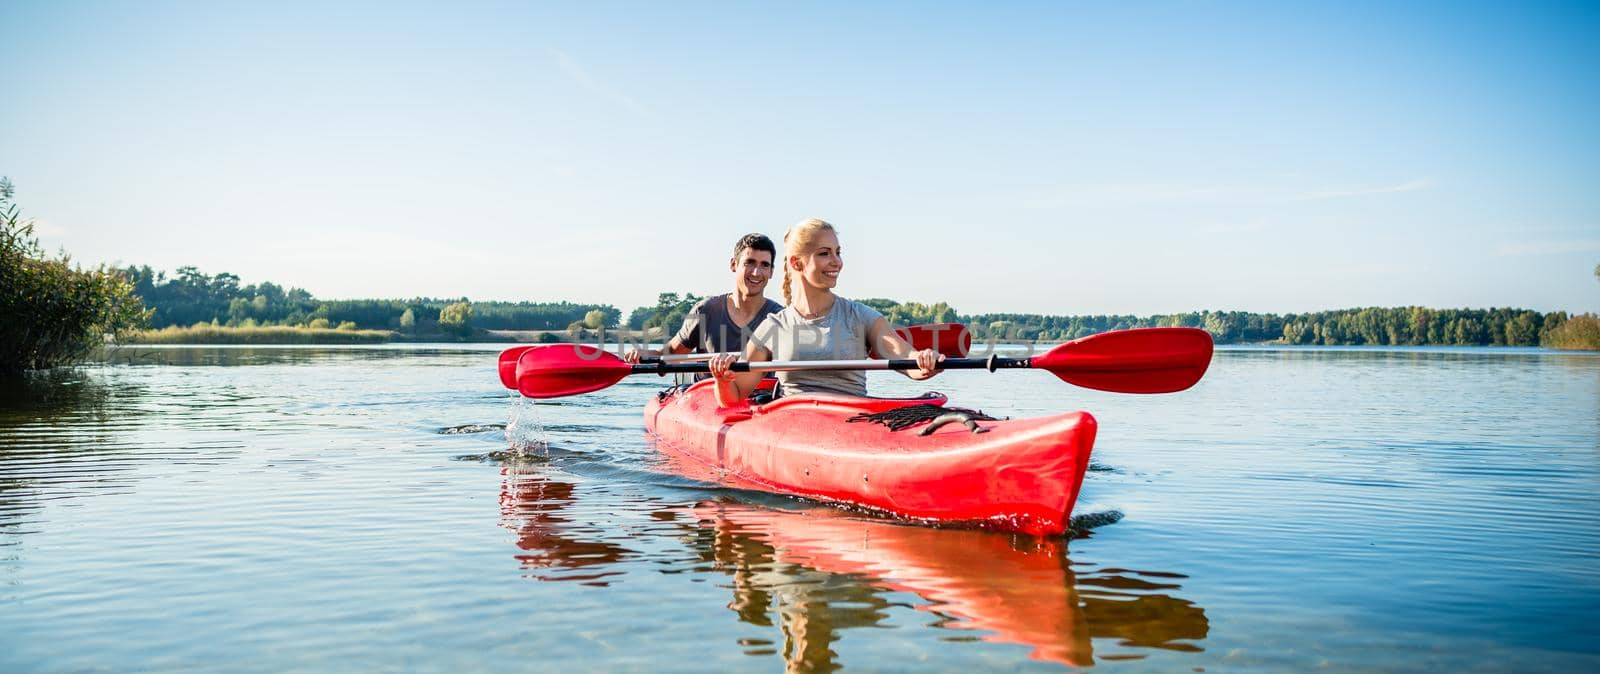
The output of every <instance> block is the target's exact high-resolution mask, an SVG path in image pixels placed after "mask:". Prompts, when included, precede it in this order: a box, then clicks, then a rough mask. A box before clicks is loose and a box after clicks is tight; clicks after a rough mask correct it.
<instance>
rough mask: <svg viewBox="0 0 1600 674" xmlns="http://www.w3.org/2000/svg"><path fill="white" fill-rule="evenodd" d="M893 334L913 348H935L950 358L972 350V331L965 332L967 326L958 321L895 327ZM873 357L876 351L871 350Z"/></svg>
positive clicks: (962, 356)
mask: <svg viewBox="0 0 1600 674" xmlns="http://www.w3.org/2000/svg"><path fill="white" fill-rule="evenodd" d="M894 334H896V335H899V336H900V339H903V340H906V343H907V344H910V345H911V348H913V349H916V350H918V351H921V350H923V349H936V350H938V352H939V353H942V354H944V355H945V356H948V357H950V358H966V357H967V352H969V351H971V350H972V333H970V332H967V326H965V325H962V324H960V323H927V324H924V325H912V326H904V327H898V328H895V329H894ZM873 357H874V358H876V357H878V356H877V351H873Z"/></svg>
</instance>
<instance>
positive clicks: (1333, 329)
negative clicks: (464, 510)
mask: <svg viewBox="0 0 1600 674" xmlns="http://www.w3.org/2000/svg"><path fill="white" fill-rule="evenodd" d="M119 271H120V273H121V275H122V276H124V277H126V278H127V280H128V282H129V283H130V284H131V285H132V287H133V294H134V295H137V296H138V297H140V298H142V299H143V301H144V304H145V306H146V307H148V308H149V309H150V310H151V312H150V317H149V323H148V324H149V326H150V327H152V328H158V329H159V328H164V327H167V326H180V327H192V326H196V325H200V324H208V325H219V326H235V327H256V326H278V325H282V326H302V327H309V328H332V329H344V330H359V329H372V330H394V331H397V332H399V333H401V334H421V335H436V334H456V335H462V336H468V335H471V334H472V333H473V331H475V330H566V331H569V332H572V333H574V334H577V331H578V330H580V329H581V328H589V329H591V330H592V329H594V328H598V327H601V326H605V327H608V328H611V327H617V326H619V324H621V312H619V311H618V310H617V309H616V308H615V307H612V306H611V305H607V304H575V303H572V302H548V303H533V302H515V303H513V302H469V301H467V300H466V298H459V299H433V298H414V299H409V300H398V299H396V300H380V299H372V300H318V299H316V298H315V297H312V295H311V293H309V292H306V291H305V290H303V289H301V288H285V287H284V286H280V285H278V284H275V283H271V282H262V283H259V284H254V285H240V283H239V277H238V276H236V275H234V274H230V273H227V272H223V273H219V274H215V275H209V274H205V273H203V272H201V271H200V270H198V269H196V268H194V267H180V268H179V269H178V270H177V272H176V273H175V274H174V275H172V276H170V277H169V276H167V275H166V273H165V272H156V271H153V270H151V268H150V267H148V266H145V267H127V268H124V269H121V270H119ZM1597 271H1600V270H1597ZM701 299H702V298H701V297H700V296H697V295H694V294H689V293H686V294H681V295H680V294H678V293H661V294H660V295H659V296H658V297H657V300H656V305H655V306H650V307H638V308H636V309H634V310H633V311H632V312H631V313H630V314H629V315H628V320H627V322H626V324H625V325H626V327H628V328H631V329H634V330H646V329H650V328H660V329H661V331H662V333H667V334H670V333H671V332H672V331H674V330H676V329H677V327H678V325H679V324H680V323H682V321H683V316H684V315H685V314H686V313H688V310H689V308H690V307H691V306H693V305H694V303H695V302H698V301H700V300H701ZM861 301H862V302H863V303H865V304H868V305H871V306H872V307H874V308H876V309H878V310H879V311H881V312H883V314H884V316H886V317H887V318H888V319H889V320H890V321H891V322H893V323H895V324H897V325H918V324H923V323H946V322H959V323H963V324H966V325H967V327H968V328H969V329H970V330H971V331H972V333H973V338H974V339H976V340H980V341H983V340H990V339H998V340H1022V341H1067V340H1071V339H1077V338H1079V337H1084V336H1087V335H1092V334H1095V333H1100V332H1106V331H1109V330H1124V329H1128V328H1146V327H1164V326H1182V327H1195V328H1203V329H1205V330H1207V331H1209V332H1210V333H1211V334H1212V335H1213V336H1215V337H1216V339H1217V341H1218V342H1219V343H1264V342H1271V343H1279V344H1299V345H1374V346H1376V345H1463V346H1549V347H1556V348H1600V319H1597V318H1596V317H1595V316H1593V315H1589V314H1584V315H1579V316H1569V315H1567V313H1566V312H1559V311H1558V312H1552V313H1540V312H1537V311H1530V310H1526V309H1511V308H1492V309H1429V308H1425V307H1398V308H1378V307H1369V308H1360V309H1340V310H1334V311H1319V312H1315V313H1305V314H1257V313H1250V312H1243V311H1197V312H1189V313H1183V314H1162V315H1155V316H1134V315H1110V316H1106V315H1094V316H1050V315H1043V314H1011V313H990V314H972V315H967V314H962V313H960V312H958V311H956V310H955V309H954V308H953V307H951V306H950V305H949V304H947V303H944V302H939V303H936V304H921V303H917V302H899V301H896V300H891V299H883V298H869V299H865V300H861Z"/></svg>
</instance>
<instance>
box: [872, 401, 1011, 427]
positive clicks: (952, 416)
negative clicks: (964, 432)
mask: <svg viewBox="0 0 1600 674" xmlns="http://www.w3.org/2000/svg"><path fill="white" fill-rule="evenodd" d="M845 421H850V422H855V421H867V422H871V423H876V424H883V425H885V426H888V427H889V430H891V431H903V430H905V429H907V428H910V427H912V426H915V425H917V424H922V423H928V422H933V423H932V424H931V425H929V426H928V427H927V428H925V429H923V430H922V432H921V433H919V435H928V434H930V433H932V432H934V431H936V430H939V427H941V426H944V425H945V424H949V423H962V424H965V425H966V426H967V428H969V429H971V430H972V432H973V433H983V432H985V431H987V430H988V429H986V428H983V427H980V426H978V424H977V423H976V422H979V421H999V419H996V418H994V417H991V416H989V415H987V414H984V413H983V411H982V410H969V409H966V408H964V407H945V406H943V405H930V404H927V403H923V404H920V405H906V406H905V407H896V408H894V409H891V410H884V411H882V412H876V413H873V414H867V413H865V412H863V413H861V414H857V415H855V416H853V417H850V418H848V419H845Z"/></svg>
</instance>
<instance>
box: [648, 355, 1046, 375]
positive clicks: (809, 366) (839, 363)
mask: <svg viewBox="0 0 1600 674" xmlns="http://www.w3.org/2000/svg"><path fill="white" fill-rule="evenodd" d="M1031 367H1033V359H1032V358H1001V357H999V356H990V357H988V358H946V359H944V360H942V361H939V369H940V370H988V371H990V372H993V371H995V370H1001V369H1011V368H1031ZM728 369H730V370H732V371H734V372H798V371H801V370H810V371H839V370H916V369H919V368H918V367H917V361H915V360H911V359H894V360H871V359H869V360H758V361H739V362H736V363H734V364H733V365H732V366H730V367H729V368H728ZM710 371H711V365H710V364H709V363H638V364H635V365H634V366H633V374H678V373H685V374H688V373H696V374H702V373H709V372H710Z"/></svg>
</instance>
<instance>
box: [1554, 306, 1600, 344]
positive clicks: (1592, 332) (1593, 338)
mask: <svg viewBox="0 0 1600 674" xmlns="http://www.w3.org/2000/svg"><path fill="white" fill-rule="evenodd" d="M1543 346H1545V347H1547V348H1551V349H1577V350H1584V351H1600V316H1597V315H1595V314H1578V315H1577V316H1573V317H1572V318H1569V319H1567V321H1566V322H1565V323H1562V324H1561V325H1560V326H1558V327H1556V329H1554V330H1551V331H1550V334H1548V335H1545V338H1544V344H1543Z"/></svg>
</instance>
